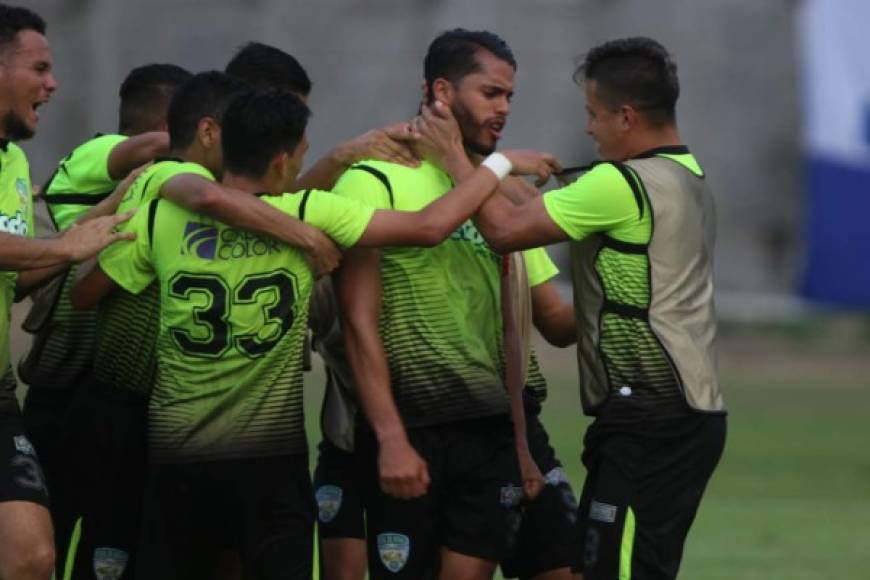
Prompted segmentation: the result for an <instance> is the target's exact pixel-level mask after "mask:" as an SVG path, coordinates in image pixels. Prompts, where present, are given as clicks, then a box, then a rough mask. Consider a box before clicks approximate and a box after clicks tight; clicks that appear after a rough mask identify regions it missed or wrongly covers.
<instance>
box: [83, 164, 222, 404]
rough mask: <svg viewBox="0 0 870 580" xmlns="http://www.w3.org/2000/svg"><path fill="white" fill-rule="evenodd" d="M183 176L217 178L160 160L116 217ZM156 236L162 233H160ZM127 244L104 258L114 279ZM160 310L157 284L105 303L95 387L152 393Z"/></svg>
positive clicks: (122, 293)
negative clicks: (165, 184)
mask: <svg viewBox="0 0 870 580" xmlns="http://www.w3.org/2000/svg"><path fill="white" fill-rule="evenodd" d="M182 174H193V175H199V176H202V177H203V178H205V179H209V180H214V177H213V176H212V174H211V173H210V172H209V171H208V170H207V169H206V168H204V167H203V166H201V165H199V164H197V163H186V162H183V161H180V160H173V159H170V160H163V161H158V162H157V163H155V164H154V165H152V166H150V167H149V168H147V169H146V170H145V171H143V172H142V173H141V174H140V175H139V177H137V178H136V180H135V181H134V182H133V184H132V185H131V186H130V189H128V190H127V193H126V195H125V196H124V199H123V200H122V201H121V204H120V205H119V206H118V213H123V212H127V211H130V210H133V209H137V208H138V210H137V213H142V212H143V211H144V210H145V207H144V206H146V205H147V204H148V202H150V201H151V200H153V199H156V198H157V197H158V196H159V195H160V189H161V188H162V187H163V184H164V183H166V182H167V181H168V180H169V179H171V178H173V177H175V176H177V175H182ZM146 213H147V212H146ZM125 227H130V226H129V225H125ZM157 233H158V234H160V230H159V229H158V230H157ZM128 245H129V244H114V245H112V246H109V247H108V248H106V249H105V250H103V251H102V253H101V254H100V257H99V263H100V267H101V268H102V269H103V271H104V272H105V273H106V274H107V275H108V276H109V277H110V278H112V279H116V276H117V274H116V272H117V271H119V270H121V271H122V270H123V269H124V268H125V267H126V264H124V263H123V262H124V260H126V259H127V257H126V254H127V250H126V247H127V246H128ZM116 281H117V280H116ZM121 286H122V288H123V286H124V285H123V284H121ZM158 311H159V292H158V288H157V285H156V284H154V285H152V286H151V287H149V288H147V289H143V290H141V291H140V293H138V294H132V293H130V292H127V291H125V290H122V289H119V290H118V291H116V292H114V293H112V295H111V296H108V297H106V299H105V300H103V301H102V303H101V304H100V306H99V308H98V310H97V336H98V342H97V350H96V354H95V356H94V368H93V373H92V376H93V383H94V385H95V386H96V387H98V388H100V389H120V390H121V391H124V392H127V393H135V394H139V395H142V396H146V395H147V394H148V393H149V392H150V390H151V387H152V386H153V385H154V379H155V374H156V370H157V359H156V356H155V351H154V344H155V341H156V339H157V318H158Z"/></svg>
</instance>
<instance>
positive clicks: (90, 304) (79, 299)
mask: <svg viewBox="0 0 870 580" xmlns="http://www.w3.org/2000/svg"><path fill="white" fill-rule="evenodd" d="M82 270H83V271H85V273H84V274H83V275H81V276H80V277H79V280H78V282H76V284H75V286H73V289H72V294H71V301H72V305H73V308H75V309H76V310H87V309H90V308H94V307H95V306H96V305H97V304H99V303H100V301H101V300H102V299H103V298H105V297H106V296H108V295H109V294H111V293H112V292H113V291H114V290H115V289H116V288H117V287H118V285H117V284H115V281H114V280H112V279H111V278H109V277H108V276H107V275H106V273H105V272H103V269H102V268H100V264H99V263H98V262H97V261H96V260H94V262H93V263H92V264H91V265H90V267H89V268H87V267H85V268H82ZM80 274H81V272H80Z"/></svg>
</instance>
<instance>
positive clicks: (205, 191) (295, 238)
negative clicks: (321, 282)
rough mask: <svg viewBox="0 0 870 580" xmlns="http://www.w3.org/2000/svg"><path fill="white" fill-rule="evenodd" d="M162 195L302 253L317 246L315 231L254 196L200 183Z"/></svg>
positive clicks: (212, 184)
mask: <svg viewBox="0 0 870 580" xmlns="http://www.w3.org/2000/svg"><path fill="white" fill-rule="evenodd" d="M161 193H162V195H163V196H164V197H166V198H167V199H169V200H170V201H172V202H173V203H177V204H178V205H181V206H183V207H186V208H187V209H189V210H191V211H194V212H197V213H201V214H204V215H207V216H210V217H213V218H214V219H216V220H218V221H220V222H223V223H225V224H228V225H231V226H233V227H235V228H239V229H242V230H247V231H250V232H253V233H256V234H259V235H261V236H266V237H270V238H273V239H275V240H278V241H280V242H283V243H285V244H287V245H289V246H292V247H294V248H298V249H300V250H302V251H306V252H307V251H310V250H311V249H312V248H313V246H314V241H313V239H314V236H316V235H317V233H318V232H316V231H315V228H314V227H312V226H310V225H308V224H306V223H304V222H301V221H299V220H298V219H296V218H294V217H291V216H289V215H287V214H285V213H283V212H281V211H279V210H277V209H275V208H274V207H272V206H270V205H269V204H267V203H265V202H263V201H261V200H259V199H257V198H256V197H255V196H253V195H248V194H244V193H241V192H239V193H237V194H233V193H230V192H229V191H227V190H226V189H225V188H224V187H222V186H220V185H218V184H216V183H211V182H209V181H206V180H204V179H202V180H197V181H196V183H195V184H193V183H190V186H188V187H175V186H171V187H166V186H164V187H163V189H162V191H161Z"/></svg>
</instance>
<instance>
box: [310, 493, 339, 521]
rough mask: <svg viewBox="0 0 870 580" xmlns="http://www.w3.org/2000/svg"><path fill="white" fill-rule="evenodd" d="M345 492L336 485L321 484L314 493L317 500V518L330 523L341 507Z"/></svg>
mask: <svg viewBox="0 0 870 580" xmlns="http://www.w3.org/2000/svg"><path fill="white" fill-rule="evenodd" d="M343 496H344V492H343V491H342V490H341V488H340V487H338V486H335V485H321V486H320V487H318V488H317V491H316V492H315V493H314V499H315V500H317V519H319V520H320V523H323V524H328V523H329V522H331V521H332V520H334V519H335V516H336V515H337V514H338V510H340V509H341V499H342V497H343Z"/></svg>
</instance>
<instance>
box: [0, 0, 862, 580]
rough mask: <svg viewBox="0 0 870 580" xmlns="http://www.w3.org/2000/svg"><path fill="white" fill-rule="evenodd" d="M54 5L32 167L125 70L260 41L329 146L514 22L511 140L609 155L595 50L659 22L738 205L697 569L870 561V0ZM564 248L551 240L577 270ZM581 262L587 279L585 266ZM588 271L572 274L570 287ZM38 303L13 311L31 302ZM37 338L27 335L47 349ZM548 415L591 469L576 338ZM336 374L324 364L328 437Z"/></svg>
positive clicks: (206, 63)
mask: <svg viewBox="0 0 870 580" xmlns="http://www.w3.org/2000/svg"><path fill="white" fill-rule="evenodd" d="M27 5H28V6H29V7H31V8H33V9H35V10H36V11H37V12H39V13H40V14H42V15H43V17H44V18H45V19H46V20H47V21H48V24H49V30H48V37H49V39H50V42H51V44H52V47H53V51H54V58H55V67H56V75H57V77H58V80H59V83H60V88H59V90H58V92H57V93H56V95H55V97H54V98H53V100H52V102H51V103H50V104H49V105H48V106H46V107H44V108H43V109H41V110H40V115H41V121H40V128H39V132H38V134H37V136H36V137H35V138H34V139H33V140H31V141H28V142H26V143H23V144H22V145H23V146H24V148H25V149H26V151H27V153H28V155H29V156H30V159H31V165H32V169H33V178H34V183H42V182H43V181H44V180H45V179H46V178H47V177H48V176H49V174H50V173H51V171H52V170H53V167H54V165H55V164H56V163H57V161H58V160H59V159H60V158H62V157H63V156H65V155H66V154H67V153H68V152H69V151H70V150H71V149H72V148H73V147H74V146H76V145H77V144H78V143H80V142H81V141H83V140H85V139H86V138H88V137H90V136H91V135H93V134H94V133H96V132H98V131H101V132H114V131H115V130H116V128H117V127H116V125H117V92H118V88H119V86H120V83H121V81H122V80H123V78H124V76H125V75H126V73H127V72H128V71H129V70H130V69H131V68H132V67H134V66H138V65H141V64H145V63H148V62H172V63H176V64H179V65H182V66H185V67H187V68H189V69H190V70H193V71H199V70H204V69H211V68H217V69H222V68H223V67H224V65H225V64H226V62H227V61H228V60H229V58H230V57H231V56H232V54H233V52H234V51H235V50H236V49H237V48H238V47H239V46H241V45H242V44H244V43H245V42H247V41H249V40H258V41H261V42H266V43H269V44H274V45H276V46H278V47H280V48H283V49H284V50H287V51H288V52H290V53H291V54H293V55H295V56H296V57H297V58H298V59H299V60H300V62H301V63H302V64H303V66H305V67H306V68H307V70H308V73H309V75H310V77H311V78H312V80H313V82H314V89H313V92H312V94H311V98H310V103H309V104H310V105H311V106H312V109H313V111H314V117H313V119H312V121H311V123H310V124H309V139H310V141H311V150H310V153H309V160H313V159H315V158H316V157H317V156H319V155H320V154H322V153H324V152H326V151H327V150H328V149H329V148H330V147H331V146H332V145H334V144H336V143H338V142H339V141H341V140H343V139H346V138H349V137H352V136H355V135H357V134H359V133H362V132H364V131H366V130H368V129H371V128H373V127H375V126H379V125H382V124H386V123H389V122H393V121H396V120H401V119H406V118H408V117H410V116H411V115H412V114H413V113H414V112H415V111H416V106H417V103H418V100H419V94H420V84H421V81H422V60H423V56H424V54H425V51H426V48H427V46H428V44H429V42H430V41H431V40H432V38H434V36H435V35H436V34H437V33H439V32H441V31H443V30H445V29H449V28H453V27H457V26H462V27H465V28H486V29H489V30H492V31H494V32H497V33H498V34H500V35H501V36H502V37H503V38H504V39H505V40H506V41H507V42H508V43H509V44H510V45H511V47H512V48H513V50H514V52H515V55H516V57H517V60H518V63H519V69H518V71H517V76H516V86H515V90H516V93H515V97H514V106H513V109H512V112H511V116H510V119H509V122H508V128H507V131H506V136H505V138H504V140H503V143H504V146H505V147H531V148H538V149H545V150H549V151H551V152H553V153H555V154H557V155H558V156H559V157H560V159H561V160H562V161H563V162H564V163H565V164H569V165H574V164H579V163H585V162H588V161H590V160H592V159H593V158H594V155H595V152H594V148H593V146H592V143H591V141H590V140H589V139H588V137H587V136H586V134H585V131H584V127H585V111H584V101H583V97H582V92H581V90H580V89H579V88H578V87H577V86H576V85H575V84H574V83H573V82H572V80H571V76H572V72H573V70H574V66H575V63H576V62H577V60H578V58H580V57H582V56H583V55H584V54H585V52H586V51H587V50H588V49H589V48H590V47H592V46H594V45H595V44H597V43H599V42H602V41H605V40H608V39H612V38H616V37H622V36H632V35H645V36H651V37H653V38H656V39H658V40H659V41H660V42H662V43H663V44H664V45H665V46H666V47H667V48H668V49H669V50H670V51H671V52H672V54H673V56H674V58H675V60H676V62H677V64H678V67H679V75H680V81H681V85H682V93H681V98H680V102H679V104H678V118H679V124H680V129H681V133H682V136H683V138H684V140H685V141H686V143H687V144H689V146H690V147H691V148H692V150H693V152H694V153H695V155H696V156H697V157H698V159H699V160H700V162H701V163H702V165H703V166H704V168H705V169H706V172H707V175H708V179H709V180H710V182H711V184H712V186H713V190H714V193H715V196H716V202H717V211H718V246H717V256H716V279H717V290H718V295H717V306H718V312H719V314H720V318H721V327H720V330H721V332H720V336H721V341H720V342H721V357H720V367H721V376H722V381H723V383H724V388H725V396H726V401H727V403H728V405H729V407H730V411H731V419H730V421H731V423H730V430H731V431H730V439H729V443H728V448H727V450H726V454H725V457H724V459H723V461H722V465H721V467H720V469H719V471H718V472H717V474H716V475H715V476H714V479H713V482H712V483H711V488H710V490H709V494H708V497H707V499H706V500H705V502H704V503H703V504H702V508H701V512H700V514H699V516H698V521H697V524H696V526H695V529H694V531H693V533H692V534H691V535H690V537H689V542H688V545H687V554H686V563H685V566H684V570H683V574H682V576H681V577H682V578H688V579H701V580H714V579H719V578H722V579H726V578H728V579H729V580H730V579H733V578H741V579H744V578H745V579H755V578H757V579H762V578H763V579H779V578H788V579H828V578H838V579H843V578H855V579H858V578H862V579H863V578H867V577H868V572H867V570H868V569H870V567H868V565H870V534H868V533H867V532H868V531H870V453H868V452H867V451H866V446H867V441H868V440H870V322H868V316H867V311H868V309H870V251H868V249H870V223H868V215H870V66H868V65H867V63H866V59H865V58H864V54H866V48H867V43H866V41H865V40H864V34H863V32H864V31H863V27H864V26H865V25H866V23H867V22H870V2H867V0H766V1H764V2H758V1H756V0H706V1H704V2H698V1H697V0H659V1H657V2H649V1H644V0H534V1H532V0H526V1H519V0H474V1H473V2H472V1H465V2H462V1H459V0H292V1H291V0H211V1H208V0H165V1H162V0H148V1H143V0H137V1H133V0H28V2H27ZM563 250H564V248H558V247H556V248H553V249H552V252H551V253H552V254H553V256H554V257H555V258H556V259H557V260H559V261H560V263H561V264H563V265H564V262H562V261H561V260H563V258H562V256H563V253H564V252H563ZM565 280H567V278H565ZM568 294H570V288H567V287H566V295H568ZM25 309H26V305H21V306H20V307H19V308H18V310H17V311H16V316H17V317H19V318H20V316H21V314H22V311H24V310H25ZM27 340H28V339H27V337H26V336H25V335H23V334H21V333H18V334H17V335H16V337H15V342H14V345H13V346H14V349H15V351H16V352H17V353H21V352H22V351H23V350H24V349H26V348H27ZM539 348H540V350H541V352H542V362H543V367H544V371H545V374H546V375H547V376H548V378H549V380H550V383H551V385H550V390H551V401H549V403H548V405H547V406H546V407H545V423H546V425H547V426H548V428H549V429H550V430H551V432H552V433H551V434H552V436H553V439H554V441H555V443H556V446H557V448H558V450H559V452H560V454H561V457H562V459H563V461H564V462H565V463H566V464H567V465H568V467H569V468H570V472H571V475H572V480H573V482H574V483H575V485H576V486H577V488H579V486H580V485H581V482H582V477H583V471H582V467H581V466H580V462H579V452H580V446H581V438H582V432H583V429H584V428H585V425H586V419H585V418H583V417H582V414H581V412H580V410H579V397H578V395H577V373H576V366H575V364H574V362H573V357H574V354H573V349H567V350H562V351H560V350H557V349H552V348H549V347H547V346H545V345H539ZM321 383H322V380H321V377H320V375H319V374H317V372H315V373H313V374H312V376H311V377H309V380H308V381H307V383H306V388H307V389H309V390H308V392H307V401H308V405H309V409H310V411H311V412H310V413H309V418H310V419H312V421H311V426H312V431H311V433H312V437H311V439H312V444H313V443H316V441H317V440H318V438H319V435H318V434H317V433H316V417H317V408H318V405H319V397H320V388H321Z"/></svg>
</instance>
